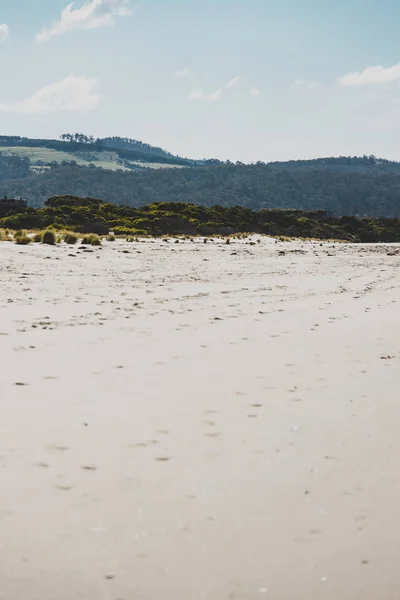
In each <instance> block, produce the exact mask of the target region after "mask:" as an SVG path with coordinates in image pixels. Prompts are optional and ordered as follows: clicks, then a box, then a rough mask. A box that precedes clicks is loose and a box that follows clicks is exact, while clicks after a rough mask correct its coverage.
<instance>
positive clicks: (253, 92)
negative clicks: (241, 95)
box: [250, 85, 261, 98]
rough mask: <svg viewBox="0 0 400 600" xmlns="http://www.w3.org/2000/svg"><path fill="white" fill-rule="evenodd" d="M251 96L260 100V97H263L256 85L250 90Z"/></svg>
mask: <svg viewBox="0 0 400 600" xmlns="http://www.w3.org/2000/svg"><path fill="white" fill-rule="evenodd" d="M250 96H252V97H253V98H258V96H261V92H260V90H259V88H258V87H257V86H256V85H254V86H253V87H252V88H251V89H250Z"/></svg>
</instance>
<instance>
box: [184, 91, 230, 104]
mask: <svg viewBox="0 0 400 600" xmlns="http://www.w3.org/2000/svg"><path fill="white" fill-rule="evenodd" d="M221 96H222V90H217V91H215V92H212V93H211V94H206V93H205V92H204V91H203V90H193V91H192V92H191V93H190V94H189V96H188V97H187V99H188V100H201V101H203V102H218V100H220V99H221Z"/></svg>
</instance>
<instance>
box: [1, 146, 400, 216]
mask: <svg viewBox="0 0 400 600" xmlns="http://www.w3.org/2000/svg"><path fill="white" fill-rule="evenodd" d="M4 194H7V195H8V196H14V195H17V196H22V197H24V198H26V199H27V200H28V202H29V203H30V204H31V205H33V206H41V205H43V203H44V201H45V200H46V199H47V198H49V197H50V196H54V195H60V194H61V195H62V194H73V195H77V196H85V197H86V196H90V197H95V198H100V199H102V200H104V201H106V202H115V203H117V204H126V205H128V206H134V207H138V206H143V205H146V204H150V203H153V202H160V201H172V202H176V201H179V202H193V203H196V204H199V205H203V206H212V205H221V206H235V205H238V206H246V207H248V208H252V209H255V210H258V209H261V208H292V209H301V210H324V211H327V212H328V213H330V214H335V215H349V216H353V215H358V216H375V217H380V216H386V217H400V163H396V162H390V161H384V160H380V159H376V158H374V157H361V158H345V157H341V158H336V159H335V158H325V159H318V160H312V161H294V162H286V163H269V164H264V163H257V164H255V165H245V164H240V163H236V164H232V163H224V164H220V163H217V164H210V162H208V164H207V165H206V166H196V167H187V168H180V169H162V170H161V169H160V170H152V169H142V170H140V171H136V172H131V171H127V172H122V171H117V172H112V171H108V170H106V169H101V168H88V167H80V166H78V165H71V164H61V165H60V164H55V165H52V166H51V168H48V170H46V171H44V172H43V173H41V174H34V173H32V172H31V170H30V166H29V162H27V161H26V160H25V159H18V158H17V157H7V156H0V196H3V195H4Z"/></svg>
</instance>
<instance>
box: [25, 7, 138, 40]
mask: <svg viewBox="0 0 400 600" xmlns="http://www.w3.org/2000/svg"><path fill="white" fill-rule="evenodd" d="M74 6H75V2H72V3H71V4H68V6H66V7H65V8H64V9H63V11H62V12H61V17H60V19H59V20H58V21H55V22H54V23H53V24H52V25H51V26H50V27H44V28H43V29H42V31H40V32H39V33H38V34H37V35H36V41H38V42H47V41H48V40H49V39H50V38H52V37H54V36H57V35H63V34H65V33H70V32H71V31H77V30H81V31H82V30H87V29H97V28H99V27H110V26H112V25H114V23H115V17H126V16H128V15H130V14H132V11H131V10H129V0H87V1H86V2H85V3H84V4H83V6H81V8H74Z"/></svg>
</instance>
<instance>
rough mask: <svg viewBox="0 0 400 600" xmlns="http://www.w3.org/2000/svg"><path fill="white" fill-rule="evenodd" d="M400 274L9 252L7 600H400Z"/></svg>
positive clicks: (302, 256)
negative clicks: (266, 599) (259, 599)
mask: <svg viewBox="0 0 400 600" xmlns="http://www.w3.org/2000/svg"><path fill="white" fill-rule="evenodd" d="M399 267H400V246H389V245H383V244H382V245H376V246H375V245H371V246H368V245H349V244H334V243H328V242H327V243H323V244H320V243H319V242H301V241H298V242H297V241H293V242H276V241H275V240H274V239H270V238H266V237H263V238H258V237H257V236H254V237H252V238H248V239H246V240H234V241H232V242H231V243H230V244H226V243H225V241H224V240H217V239H216V240H214V241H209V242H208V243H207V244H204V243H203V240H202V239H198V240H195V241H190V240H181V241H180V243H175V241H174V240H170V241H169V242H165V241H163V240H151V239H148V240H143V241H141V242H132V243H128V242H122V241H116V242H105V243H103V247H102V248H86V249H80V246H79V245H77V246H67V245H65V244H63V245H61V246H57V247H50V246H44V245H40V244H35V245H33V244H31V245H30V246H17V245H15V244H12V243H10V242H2V243H0V274H1V287H0V359H1V368H0V407H1V416H2V418H1V420H0V599H1V600H75V599H79V598H81V599H83V600H132V599H133V598H135V599H138V600H156V599H157V600H158V599H162V600H189V599H190V600H203V599H206V600H225V599H226V600H228V599H229V600H231V599H235V600H254V599H257V598H263V597H266V598H271V599H273V600H289V599H292V598H293V599H294V598H296V599H297V600H310V599H315V600H316V599H318V600H321V599H323V600H328V599H329V600H339V599H340V600H356V599H357V600H361V599H362V600H377V599H379V598H382V599H384V600H392V599H395V598H400V573H399V568H398V548H399V540H400V453H399V440H400V408H399V395H400V392H399V390H400V369H399V361H400V342H399V329H400V312H399V302H400V295H399V291H400V275H399Z"/></svg>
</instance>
